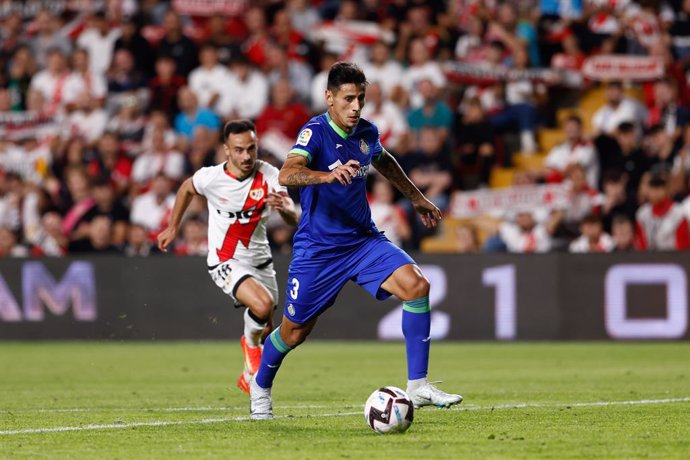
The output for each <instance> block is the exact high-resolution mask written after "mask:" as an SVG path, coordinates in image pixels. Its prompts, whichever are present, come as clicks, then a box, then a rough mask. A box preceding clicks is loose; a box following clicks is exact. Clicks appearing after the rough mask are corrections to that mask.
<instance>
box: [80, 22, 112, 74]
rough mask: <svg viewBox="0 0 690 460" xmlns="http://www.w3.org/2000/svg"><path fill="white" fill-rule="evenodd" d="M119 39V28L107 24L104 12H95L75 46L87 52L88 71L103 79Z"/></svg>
mask: <svg viewBox="0 0 690 460" xmlns="http://www.w3.org/2000/svg"><path fill="white" fill-rule="evenodd" d="M118 38H120V28H119V27H118V26H113V25H111V24H108V20H107V19H106V17H105V12H103V11H96V12H95V13H93V14H92V15H91V17H90V18H89V21H88V26H87V28H86V29H85V30H84V31H83V32H82V33H81V34H79V38H78V39H77V46H78V47H79V48H83V49H85V50H87V52H88V56H89V70H91V72H93V74H94V75H99V76H101V77H103V76H104V75H105V73H106V72H107V70H108V68H109V67H110V61H112V59H113V50H114V48H115V42H116V41H117V39H118Z"/></svg>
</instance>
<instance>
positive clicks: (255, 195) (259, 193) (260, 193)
mask: <svg viewBox="0 0 690 460" xmlns="http://www.w3.org/2000/svg"><path fill="white" fill-rule="evenodd" d="M263 197H264V189H262V188H255V189H254V190H250V191H249V198H251V199H252V200H254V201H259V200H261V198H263Z"/></svg>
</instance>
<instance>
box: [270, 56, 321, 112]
mask: <svg viewBox="0 0 690 460" xmlns="http://www.w3.org/2000/svg"><path fill="white" fill-rule="evenodd" d="M265 50H266V63H265V65H264V70H265V74H266V76H267V77H268V82H269V84H270V85H271V86H275V85H276V83H278V81H280V80H288V81H289V82H290V86H292V88H293V91H294V94H295V96H296V97H297V98H298V99H299V100H300V101H301V102H303V103H307V104H308V103H309V98H310V97H311V79H312V71H311V68H310V67H309V66H308V65H307V64H305V63H304V62H300V61H296V60H294V59H290V58H289V56H288V54H287V51H286V50H285V49H283V48H282V47H281V46H280V45H278V44H277V43H274V42H269V43H267V44H266V46H265Z"/></svg>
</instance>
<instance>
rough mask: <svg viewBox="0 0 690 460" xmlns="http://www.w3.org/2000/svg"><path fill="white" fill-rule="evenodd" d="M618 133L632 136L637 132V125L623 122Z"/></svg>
mask: <svg viewBox="0 0 690 460" xmlns="http://www.w3.org/2000/svg"><path fill="white" fill-rule="evenodd" d="M618 132H619V133H622V134H630V133H634V132H635V125H634V124H632V123H631V122H629V121H624V122H621V124H619V125H618Z"/></svg>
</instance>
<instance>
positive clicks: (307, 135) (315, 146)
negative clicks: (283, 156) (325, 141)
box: [289, 123, 321, 163]
mask: <svg viewBox="0 0 690 460" xmlns="http://www.w3.org/2000/svg"><path fill="white" fill-rule="evenodd" d="M320 146H321V133H320V132H319V125H318V124H317V123H309V124H307V125H306V126H305V127H304V128H302V130H301V131H300V132H299V134H298V135H297V141H295V145H293V146H292V148H291V149H290V152H289V153H291V154H293V155H302V156H304V157H306V158H307V163H311V161H312V159H313V158H314V155H315V154H317V153H318V151H319V148H320Z"/></svg>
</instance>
